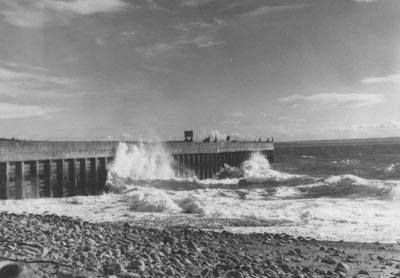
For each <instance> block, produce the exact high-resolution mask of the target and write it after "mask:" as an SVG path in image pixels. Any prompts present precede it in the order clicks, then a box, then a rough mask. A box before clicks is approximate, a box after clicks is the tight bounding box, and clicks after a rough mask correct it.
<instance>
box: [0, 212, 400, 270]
mask: <svg viewBox="0 0 400 278" xmlns="http://www.w3.org/2000/svg"><path fill="white" fill-rule="evenodd" d="M0 223H1V224H0V225H1V230H0V238H1V240H0V244H1V245H0V246H1V248H0V260H1V261H2V262H1V263H2V264H3V265H7V262H8V266H9V267H8V268H6V267H3V268H1V269H0V277H1V278H8V277H32V278H33V277H38V278H39V277H41V278H45V277H60V278H63V277H69V278H78V277H80V278H84V277H109V278H115V277H118V278H129V277H360V278H361V277H400V245H399V244H381V243H378V242H376V243H350V242H343V241H338V242H332V241H317V240H314V239H312V238H304V237H294V236H289V235H286V234H269V233H252V234H234V233H230V232H226V231H222V232H213V231H206V230H200V229H194V228H190V227H185V226H182V227H166V228H163V229H154V228H148V227H147V228H146V227H143V226H135V225H131V224H128V223H124V222H118V223H91V222H88V221H83V220H81V219H79V218H77V217H67V216H59V215H54V214H28V213H23V214H17V213H9V212H1V213H0ZM11 266H14V268H12V267H11ZM7 271H8V272H7ZM7 273H8V274H7ZM13 275H14V276H13ZM15 275H16V276H15Z"/></svg>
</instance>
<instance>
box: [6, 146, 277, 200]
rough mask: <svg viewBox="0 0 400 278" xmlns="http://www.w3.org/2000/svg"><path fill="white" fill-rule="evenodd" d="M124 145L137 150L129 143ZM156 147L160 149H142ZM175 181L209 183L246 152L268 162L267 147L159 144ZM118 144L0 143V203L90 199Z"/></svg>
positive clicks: (269, 152)
mask: <svg viewBox="0 0 400 278" xmlns="http://www.w3.org/2000/svg"><path fill="white" fill-rule="evenodd" d="M129 144H137V143H135V142H130V143H129ZM145 144H160V143H145ZM161 144H162V145H163V147H164V148H165V149H166V150H167V152H168V153H169V154H171V155H172V156H173V158H174V171H175V173H176V176H177V177H187V176H188V175H189V173H194V174H195V175H196V176H197V177H198V178H199V179H207V178H211V177H212V176H213V175H214V174H215V173H217V172H218V171H219V169H220V167H223V166H224V164H228V165H230V166H240V164H241V163H242V162H243V161H245V160H246V159H247V158H248V157H249V156H250V154H251V153H252V152H260V153H262V154H264V155H265V156H266V157H267V158H268V160H269V161H270V162H271V163H272V162H273V154H274V153H273V152H274V146H273V143H271V142H215V143H214V142H213V143H200V142H162V143H161ZM117 147H118V142H111V141H98V142H77V141H73V142H72V141H69V142H46V141H1V142H0V199H25V198H42V197H66V196H75V195H96V194H99V193H101V192H104V190H105V184H106V179H107V165H108V164H109V163H110V162H112V161H113V158H114V156H115V153H116V149H117Z"/></svg>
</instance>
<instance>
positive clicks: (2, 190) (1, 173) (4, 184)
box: [0, 162, 10, 200]
mask: <svg viewBox="0 0 400 278" xmlns="http://www.w3.org/2000/svg"><path fill="white" fill-rule="evenodd" d="M9 171H10V164H9V162H2V163H0V199H2V200H7V199H8V198H10V191H9V190H10V188H9V179H10V177H9V175H10V173H9Z"/></svg>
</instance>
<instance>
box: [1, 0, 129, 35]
mask: <svg viewBox="0 0 400 278" xmlns="http://www.w3.org/2000/svg"><path fill="white" fill-rule="evenodd" d="M3 3H4V4H5V6H6V8H5V9H4V10H3V11H0V15H2V16H3V20H4V21H5V22H6V23H8V24H11V25H14V26H17V27H20V28H40V27H43V26H44V25H46V24H50V23H57V24H65V23H68V22H69V20H68V19H69V18H70V17H74V16H78V15H81V16H83V15H91V14H100V13H115V12H121V11H124V10H126V9H127V8H128V7H130V5H129V4H127V3H126V2H123V1H122V0H71V1H62V0H3Z"/></svg>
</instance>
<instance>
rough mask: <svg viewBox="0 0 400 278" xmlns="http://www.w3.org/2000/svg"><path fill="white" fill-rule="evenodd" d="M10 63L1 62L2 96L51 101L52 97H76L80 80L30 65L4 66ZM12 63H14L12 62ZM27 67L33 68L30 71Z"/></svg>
mask: <svg viewBox="0 0 400 278" xmlns="http://www.w3.org/2000/svg"><path fill="white" fill-rule="evenodd" d="M1 64H3V65H5V64H10V63H2V62H0V97H3V98H4V97H6V98H8V99H9V98H11V99H13V100H21V99H24V100H25V101H26V100H28V99H29V100H31V101H38V100H40V101H43V100H44V101H49V100H50V98H54V97H56V98H60V97H62V98H63V99H65V98H69V97H71V98H72V97H75V96H76V95H77V94H80V93H81V92H80V91H78V90H76V89H77V86H76V85H77V84H78V81H77V80H75V79H71V78H66V77H60V76H55V75H51V74H50V73H49V71H47V70H46V69H42V68H38V69H35V68H33V67H30V66H24V69H25V70H21V68H22V67H21V66H19V65H18V64H15V65H18V66H14V67H12V68H11V67H8V68H7V67H4V66H3V67H2V65H1ZM11 64H12V63H11ZM27 69H31V70H30V71H28V70H27Z"/></svg>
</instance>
